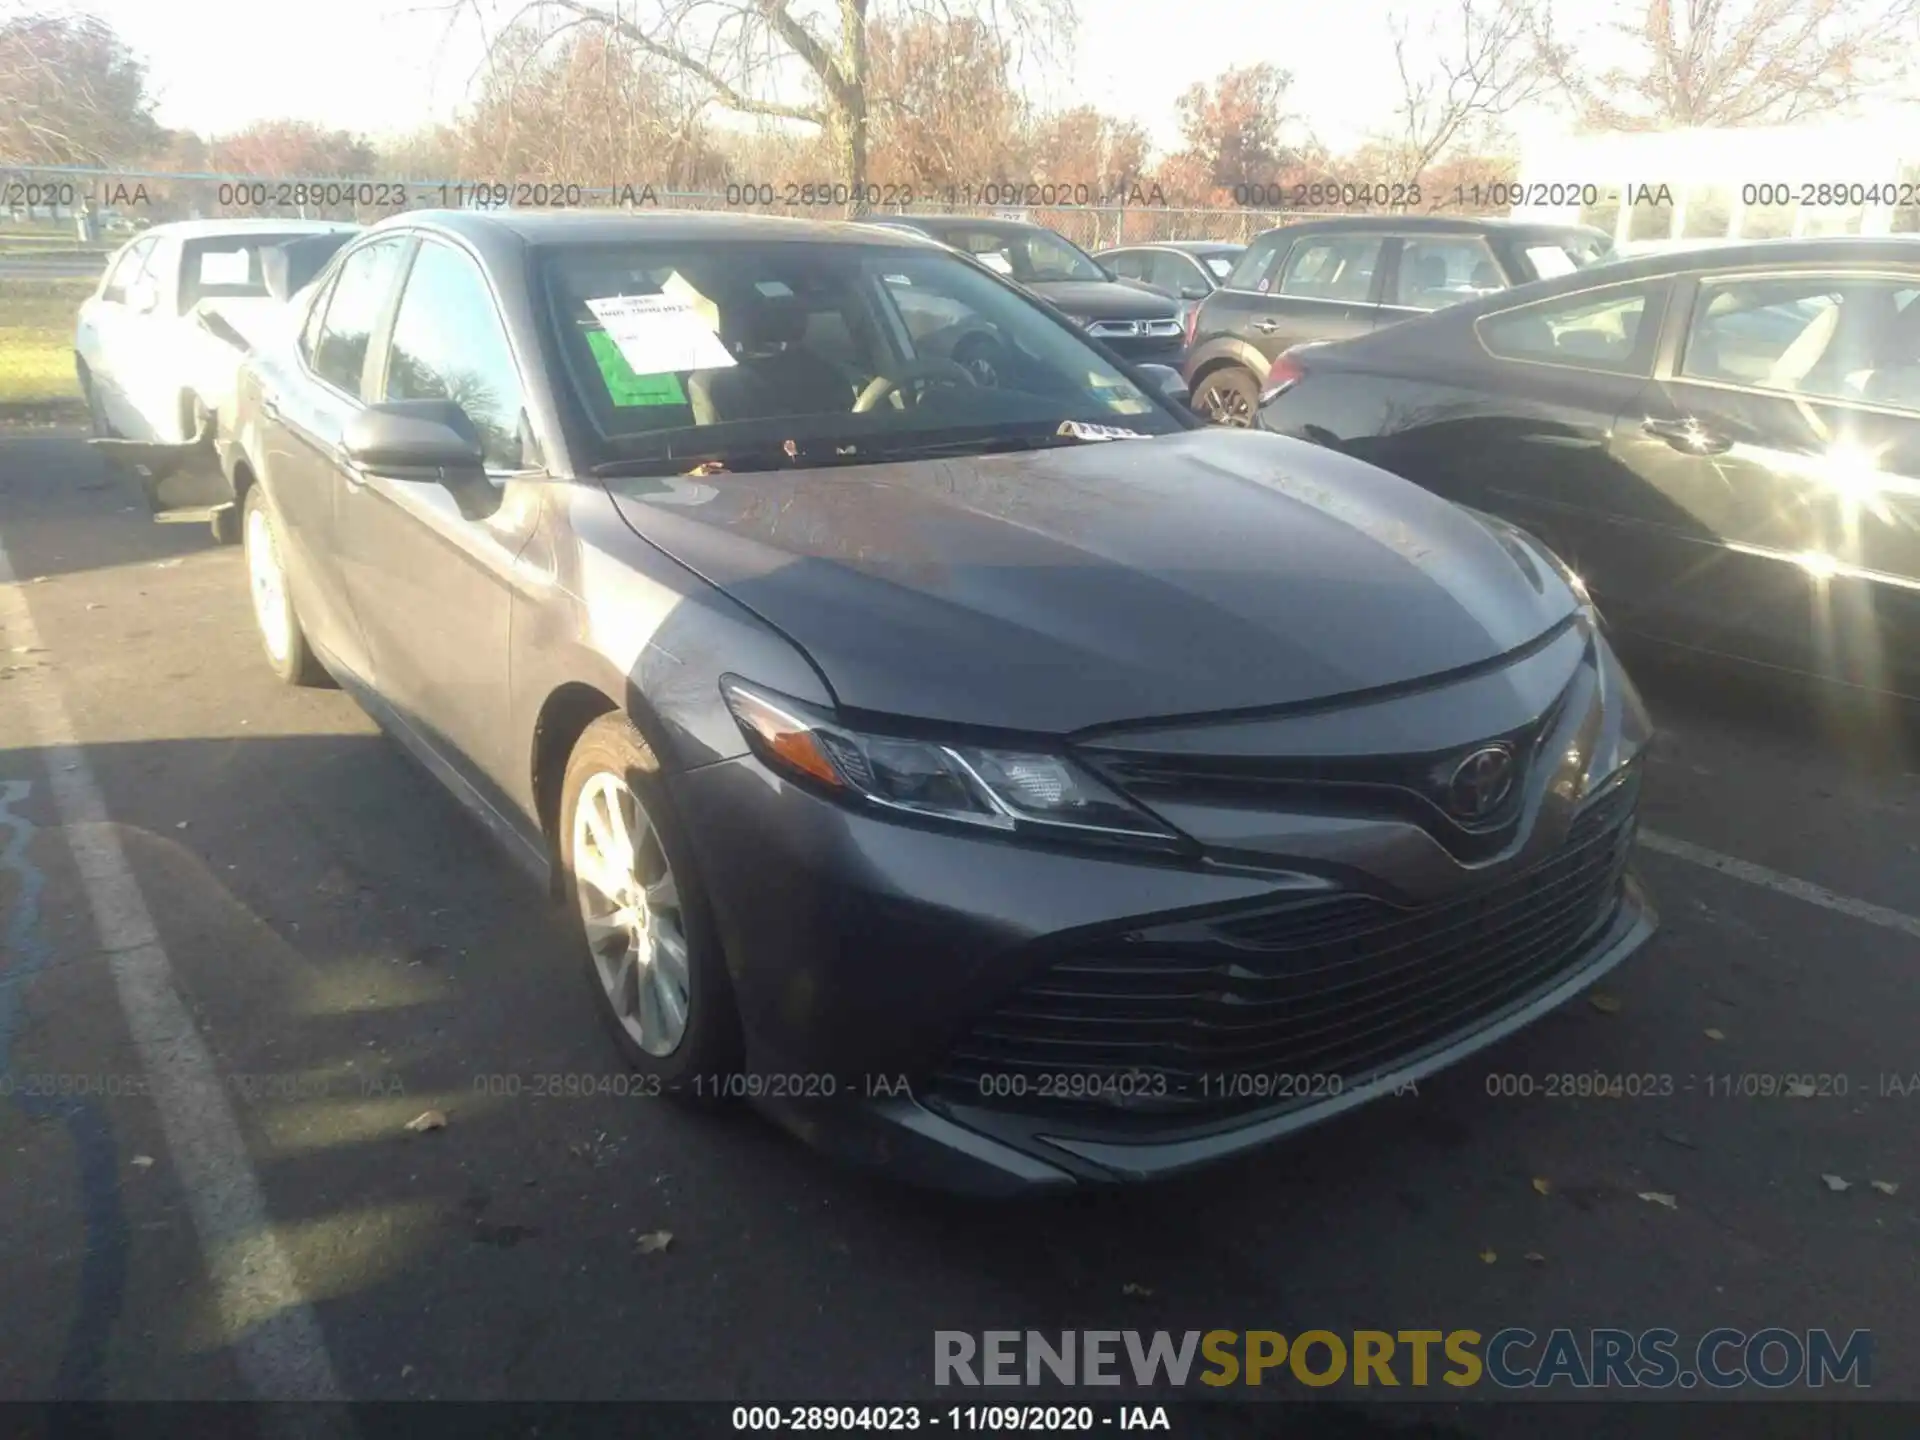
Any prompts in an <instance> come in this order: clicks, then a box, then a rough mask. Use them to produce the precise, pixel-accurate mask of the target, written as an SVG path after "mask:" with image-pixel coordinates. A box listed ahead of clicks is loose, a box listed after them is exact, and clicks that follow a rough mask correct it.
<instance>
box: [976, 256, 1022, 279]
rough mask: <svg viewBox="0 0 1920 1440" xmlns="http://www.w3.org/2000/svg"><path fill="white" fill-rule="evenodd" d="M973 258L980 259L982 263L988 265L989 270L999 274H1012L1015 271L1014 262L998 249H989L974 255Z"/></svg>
mask: <svg viewBox="0 0 1920 1440" xmlns="http://www.w3.org/2000/svg"><path fill="white" fill-rule="evenodd" d="M973 258H974V259H976V260H978V261H979V262H980V263H981V264H982V265H984V266H986V267H987V268H988V269H989V270H992V271H995V272H997V273H998V274H1001V275H1011V274H1012V273H1013V262H1012V261H1011V260H1009V259H1007V257H1006V256H1005V255H1003V254H1001V253H1000V252H999V251H998V250H988V251H986V252H984V253H982V254H979V255H976V256H974V257H973Z"/></svg>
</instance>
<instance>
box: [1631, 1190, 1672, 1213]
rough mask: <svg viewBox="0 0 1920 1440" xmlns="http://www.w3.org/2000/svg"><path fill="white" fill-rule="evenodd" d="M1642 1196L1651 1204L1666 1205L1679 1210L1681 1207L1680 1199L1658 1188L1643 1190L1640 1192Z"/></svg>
mask: <svg viewBox="0 0 1920 1440" xmlns="http://www.w3.org/2000/svg"><path fill="white" fill-rule="evenodd" d="M1640 1198H1641V1199H1642V1200H1644V1201H1646V1202H1647V1203H1648V1204H1649V1205H1664V1206H1666V1207H1667V1209H1669V1210H1678V1209H1679V1208H1680V1202H1679V1201H1678V1200H1676V1199H1674V1198H1673V1196H1671V1195H1664V1194H1662V1193H1661V1192H1660V1191H1658V1190H1642V1191H1641V1192H1640Z"/></svg>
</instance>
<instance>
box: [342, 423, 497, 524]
mask: <svg viewBox="0 0 1920 1440" xmlns="http://www.w3.org/2000/svg"><path fill="white" fill-rule="evenodd" d="M340 439H341V448H342V449H343V450H345V451H346V456H347V459H348V460H349V461H351V462H352V463H353V464H355V465H358V466H360V467H361V468H362V469H365V470H369V471H371V472H372V473H374V474H375V475H384V476H386V477H388V478H389V479H393V480H414V481H423V482H426V483H429V484H439V485H444V486H445V487H446V488H447V490H448V492H449V493H450V494H451V495H452V496H453V498H454V500H455V501H456V502H457V503H458V504H459V506H460V513H461V514H462V515H464V516H466V518H467V519H469V520H482V519H485V518H486V517H487V516H488V515H490V514H492V513H493V511H494V510H495V509H496V508H498V505H499V492H498V491H497V490H496V489H495V488H494V485H493V482H492V481H490V480H488V479H487V472H486V451H485V448H484V446H483V445H482V443H481V439H480V432H479V431H478V430H476V429H475V428H474V424H473V421H472V420H470V419H468V418H467V412H466V411H464V410H462V409H461V408H460V407H459V406H458V405H456V404H455V403H454V402H453V401H451V400H392V401H388V402H387V403H386V404H384V405H369V406H368V407H367V408H366V409H364V410H362V411H361V412H360V413H359V414H357V415H355V416H354V417H353V418H352V419H351V420H349V421H347V424H346V429H345V430H344V432H343V433H342V435H341V437H340Z"/></svg>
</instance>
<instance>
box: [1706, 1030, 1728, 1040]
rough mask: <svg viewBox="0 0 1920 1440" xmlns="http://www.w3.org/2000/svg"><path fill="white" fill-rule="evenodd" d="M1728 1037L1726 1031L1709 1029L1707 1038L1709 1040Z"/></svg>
mask: <svg viewBox="0 0 1920 1440" xmlns="http://www.w3.org/2000/svg"><path fill="white" fill-rule="evenodd" d="M1726 1038H1727V1037H1726V1034H1725V1032H1724V1031H1720V1030H1709V1031H1707V1039H1709V1040H1724V1039H1726Z"/></svg>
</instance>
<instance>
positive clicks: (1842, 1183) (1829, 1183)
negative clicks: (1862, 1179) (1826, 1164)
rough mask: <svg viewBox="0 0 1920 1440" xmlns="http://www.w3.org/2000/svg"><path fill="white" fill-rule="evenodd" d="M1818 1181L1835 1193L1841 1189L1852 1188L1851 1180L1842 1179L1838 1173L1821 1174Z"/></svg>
mask: <svg viewBox="0 0 1920 1440" xmlns="http://www.w3.org/2000/svg"><path fill="white" fill-rule="evenodd" d="M1820 1183H1821V1184H1822V1185H1825V1186H1826V1187H1827V1189H1829V1190H1832V1191H1834V1192H1835V1193H1836V1194H1837V1193H1838V1192H1840V1191H1842V1190H1851V1189H1852V1188H1853V1182H1852V1181H1850V1180H1842V1179H1841V1178H1840V1177H1839V1176H1838V1175H1822V1176H1821V1177H1820Z"/></svg>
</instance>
